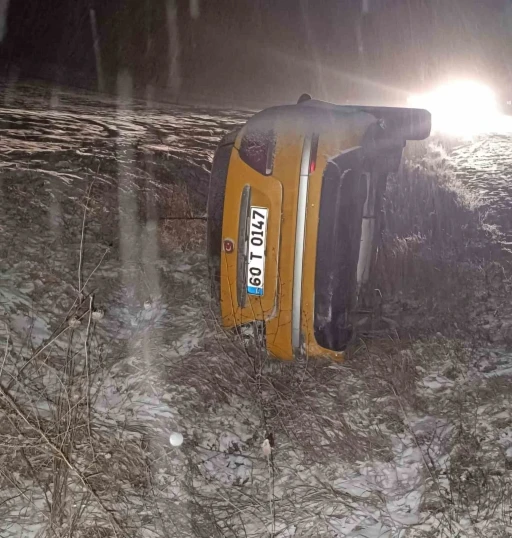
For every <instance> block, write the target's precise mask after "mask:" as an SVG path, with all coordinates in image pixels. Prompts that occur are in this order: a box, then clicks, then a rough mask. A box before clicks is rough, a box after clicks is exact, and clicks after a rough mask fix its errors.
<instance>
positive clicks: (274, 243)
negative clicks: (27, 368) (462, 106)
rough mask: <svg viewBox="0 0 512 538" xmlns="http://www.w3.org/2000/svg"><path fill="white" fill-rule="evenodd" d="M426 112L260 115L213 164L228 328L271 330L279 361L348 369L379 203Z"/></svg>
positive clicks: (312, 109) (213, 241)
mask: <svg viewBox="0 0 512 538" xmlns="http://www.w3.org/2000/svg"><path fill="white" fill-rule="evenodd" d="M430 125H431V117H430V113H429V112H427V111H426V110H421V109H408V108H390V107H367V106H340V105H335V104H330V103H326V102H322V101H317V100H313V99H306V100H304V99H302V98H301V99H300V100H299V103H297V104H295V105H284V106H277V107H272V108H269V109H266V110H263V111H262V112H259V113H257V114H255V115H254V116H253V117H251V118H250V119H249V120H248V121H247V123H246V124H245V125H244V126H243V127H242V128H241V129H240V130H239V131H237V132H233V133H230V134H228V135H227V136H226V137H224V139H223V140H222V141H221V142H220V144H219V147H218V149H217V151H216V153H215V157H214V160H213V166H212V171H211V176H210V191H209V199H208V231H207V238H208V239H207V242H208V262H209V269H210V276H211V280H212V286H213V287H212V289H213V293H214V296H215V297H216V298H217V300H218V301H219V302H220V310H221V318H222V324H223V326H224V327H226V328H236V327H241V326H244V325H247V324H254V323H258V324H260V325H261V326H263V327H264V337H265V338H264V341H265V342H266V347H267V350H268V351H269V352H270V353H271V354H272V355H274V356H275V357H278V358H281V359H293V358H298V357H330V358H333V359H340V358H342V357H343V353H344V351H345V350H346V348H347V345H348V344H349V342H350V341H351V338H352V333H353V331H352V325H351V314H352V312H353V310H354V309H355V307H356V304H357V297H358V292H359V290H360V288H361V286H362V285H363V284H364V283H365V282H366V281H367V279H368V276H369V274H370V272H371V270H372V265H373V260H374V258H375V252H376V246H377V232H378V228H379V226H378V222H377V221H378V217H379V214H380V201H381V198H382V194H383V192H384V189H385V186H386V179H387V176H388V174H389V173H390V172H393V171H396V170H397V169H398V166H399V164H400V159H401V156H402V150H403V148H404V146H405V143H406V141H407V140H422V139H425V138H427V137H428V136H429V134H430Z"/></svg>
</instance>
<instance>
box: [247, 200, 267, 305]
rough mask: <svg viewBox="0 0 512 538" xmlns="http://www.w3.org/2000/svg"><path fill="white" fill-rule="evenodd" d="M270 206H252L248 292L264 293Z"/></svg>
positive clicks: (250, 293) (250, 215)
mask: <svg viewBox="0 0 512 538" xmlns="http://www.w3.org/2000/svg"><path fill="white" fill-rule="evenodd" d="M267 220H268V208H266V207H251V212H250V214H249V237H248V240H249V248H248V250H247V293H248V294H249V295H259V296H261V295H263V290H264V283H265V247H266V240H267Z"/></svg>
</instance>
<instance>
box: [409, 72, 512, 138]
mask: <svg viewBox="0 0 512 538" xmlns="http://www.w3.org/2000/svg"><path fill="white" fill-rule="evenodd" d="M407 101H408V105H409V106H412V107H417V108H426V109H427V110H429V111H430V112H431V113H432V131H433V132H437V133H446V134H452V135H456V136H462V137H472V136H475V135H478V134H483V133H489V132H503V131H506V130H510V121H509V118H506V117H504V115H503V114H501V113H500V110H499V107H498V102H497V99H496V95H495V94H494V92H493V91H492V90H491V89H490V88H489V87H487V86H485V85H484V84H480V83H478V82H474V81H457V82H452V83H448V84H445V85H443V86H440V87H439V88H437V89H435V90H434V91H432V92H430V93H425V94H419V95H413V96H411V97H409V99H408V100H407Z"/></svg>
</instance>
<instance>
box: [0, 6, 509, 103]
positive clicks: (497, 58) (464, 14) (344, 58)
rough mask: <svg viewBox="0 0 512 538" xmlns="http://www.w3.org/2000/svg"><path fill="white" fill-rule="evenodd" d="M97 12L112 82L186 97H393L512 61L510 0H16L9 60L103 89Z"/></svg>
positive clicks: (495, 73)
mask: <svg viewBox="0 0 512 538" xmlns="http://www.w3.org/2000/svg"><path fill="white" fill-rule="evenodd" d="M0 1H2V0H0ZM91 9H92V10H94V13H95V15H96V19H97V26H98V32H99V41H98V43H99V50H100V51H101V64H100V65H101V72H102V74H103V79H104V84H105V88H106V89H108V90H110V91H113V90H114V89H115V87H116V77H117V74H118V73H119V72H120V71H121V70H128V71H129V72H130V73H131V74H132V76H133V79H134V82H135V85H136V87H137V89H138V91H140V92H142V93H143V92H144V91H146V90H147V88H148V86H151V87H154V88H156V90H157V92H162V95H165V96H166V97H168V98H171V99H178V98H179V99H180V100H183V101H186V100H187V99H200V100H202V101H205V102H222V101H225V102H230V101H232V102H238V103H242V102H247V103H262V104H267V103H271V102H276V101H282V100H290V99H295V98H296V96H297V95H298V94H299V93H302V92H303V91H309V92H312V93H314V94H315V95H317V96H319V97H322V98H330V99H334V100H337V101H340V100H343V99H354V96H355V98H357V99H358V100H361V99H363V98H367V99H370V100H372V101H374V102H375V101H385V100H386V99H390V98H391V94H393V96H394V94H395V93H396V91H395V90H396V89H404V90H409V89H417V87H421V86H423V85H425V84H429V83H431V82H434V81H435V80H436V79H437V78H439V77H441V76H443V75H445V74H455V75H459V74H462V75H466V74H469V75H478V76H484V77H493V78H496V79H499V80H500V82H501V81H502V79H504V78H506V76H509V74H508V70H509V66H508V63H510V62H509V60H508V58H509V57H512V56H511V54H512V47H511V45H510V42H511V40H512V0H485V2H484V1H482V0H450V1H442V0H108V1H107V0H11V2H10V6H9V10H8V17H7V22H6V27H7V35H6V36H5V38H4V40H3V43H2V45H1V47H0V55H1V58H2V60H1V61H2V65H3V67H4V68H5V69H6V70H7V71H9V70H11V71H12V70H13V69H15V66H17V67H18V68H20V69H21V73H22V74H25V75H31V76H44V77H46V78H53V79H56V80H60V81H63V82H67V83H71V84H81V85H89V86H91V87H97V84H98V82H97V79H98V72H97V67H96V61H95V54H94V46H93V32H92V29H91V17H90V10H91ZM507 14H508V15H507ZM365 80H371V81H372V83H371V84H366V83H365V84H363V81H365ZM387 87H392V88H393V91H392V92H390V90H387V89H386V88H387ZM388 94H389V95H388Z"/></svg>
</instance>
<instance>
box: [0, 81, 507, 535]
mask: <svg viewBox="0 0 512 538" xmlns="http://www.w3.org/2000/svg"><path fill="white" fill-rule="evenodd" d="M3 90H4V92H3V95H4V103H3V105H2V106H0V140H1V142H0V153H1V154H2V159H1V161H2V162H1V163H0V166H1V173H0V189H1V190H0V192H1V198H0V206H1V207H0V338H1V341H0V344H1V346H0V347H1V348H2V353H1V354H0V389H1V393H0V416H1V427H0V462H1V465H0V537H1V538H4V537H5V538H7V537H43V536H44V537H46V536H48V537H53V536H59V537H61V536H62V537H63V536H78V537H82V536H83V537H107V536H130V537H132V536H133V537H136V536H140V537H162V538H163V537H174V536H176V537H187V536H194V537H214V536H219V537H221V536H228V537H245V536H247V537H264V536H269V537H270V536H273V537H276V538H277V537H279V538H285V537H290V538H291V537H312V536H326V537H333V538H334V537H336V538H341V537H351V538H356V537H359V538H377V537H380V538H404V537H410V538H413V537H414V538H426V537H433V536H435V537H438V536H439V537H452V536H457V537H461V538H462V537H473V536H474V537H481V536H486V537H487V536H492V537H506V536H511V535H512V522H511V517H512V509H511V505H510V498H511V494H512V491H511V490H512V488H511V473H512V415H511V412H512V411H511V410H512V407H511V395H510V390H509V386H510V376H511V375H512V352H511V353H509V352H508V351H507V348H506V346H505V344H506V340H507V334H508V333H507V330H508V329H507V327H508V325H506V323H508V322H507V319H508V318H507V316H504V315H502V314H503V312H501V311H498V310H499V309H500V305H502V304H503V305H505V303H508V297H507V296H506V295H505V296H504V293H505V292H506V291H507V290H508V278H509V277H508V274H507V272H506V270H505V269H503V271H502V272H501V273H500V271H499V270H496V274H494V273H491V272H490V271H489V270H488V266H487V265H486V264H487V261H488V262H489V263H491V264H493V267H494V266H495V265H496V264H497V265H499V267H502V268H503V267H508V266H506V265H505V264H506V261H507V260H506V252H505V253H504V254H503V256H504V257H503V258H502V257H499V258H496V259H491V260H487V261H486V264H483V262H482V264H483V265H481V266H480V267H481V269H480V273H481V274H480V273H479V274H480V276H478V277H475V278H473V276H474V275H475V268H474V265H473V258H471V259H469V258H468V260H459V262H460V263H462V264H464V263H465V264H466V266H467V267H468V269H467V273H466V272H464V271H462V270H461V273H460V275H459V276H460V278H462V276H464V278H467V279H469V278H471V279H473V280H472V282H473V281H475V282H476V284H475V285H474V286H475V289H476V290H477V291H478V293H481V294H482V295H481V296H478V297H475V298H474V299H473V300H472V299H471V297H470V298H468V297H467V296H466V295H468V294H466V295H464V297H465V301H466V302H465V303H464V305H465V306H464V308H467V309H468V312H467V314H468V319H470V320H472V321H468V324H469V325H470V326H471V327H473V326H474V327H475V332H476V333H478V330H481V326H482V325H484V324H486V323H487V324H488V325H489V326H491V325H492V326H493V327H495V325H496V320H498V321H499V322H500V325H499V328H497V329H496V330H495V331H494V332H492V334H493V335H496V334H498V332H500V331H501V332H500V334H501V335H502V338H501V339H500V338H498V337H497V336H495V338H494V339H492V338H488V339H487V340H488V341H487V342H485V341H484V339H483V338H478V339H477V338H475V339H474V341H470V340H469V339H468V338H465V337H464V335H465V334H466V333H465V332H464V331H463V330H462V328H461V330H460V331H459V333H460V334H459V333H457V332H456V331H455V332H454V331H448V330H447V331H438V330H437V329H436V332H437V333H438V334H436V332H434V333H433V334H432V333H431V332H428V331H426V332H425V334H424V335H423V337H422V338H414V339H412V338H405V337H404V335H403V334H402V333H401V331H400V328H401V326H402V325H401V324H402V320H404V321H403V326H404V327H408V326H410V325H411V324H413V323H415V324H416V325H418V324H421V320H422V319H423V317H422V316H423V315H424V312H429V311H430V312H432V311H435V312H442V313H444V314H443V315H446V312H448V310H449V308H452V302H450V301H447V303H446V304H447V305H448V306H447V307H446V308H444V307H443V308H444V310H443V308H441V306H439V305H437V303H436V304H422V303H421V296H420V298H418V295H414V292H415V290H416V291H417V288H415V287H414V286H411V287H407V286H406V285H404V286H402V288H403V289H402V291H401V293H402V295H401V296H400V299H399V300H397V301H398V303H399V304H400V305H401V308H402V309H404V308H405V307H404V305H408V309H407V312H406V313H404V312H405V310H402V311H399V310H397V307H396V306H397V304H398V303H397V304H395V303H393V301H392V300H391V298H389V297H388V298H386V297H385V301H387V302H388V303H389V304H390V305H391V306H390V307H389V312H387V311H386V309H385V308H384V310H385V313H386V315H388V316H390V319H389V320H388V323H387V325H386V331H384V332H383V331H378V332H376V334H377V336H376V337H375V335H374V338H371V339H370V338H368V339H364V340H362V341H361V342H360V344H359V345H358V346H357V348H356V349H355V350H354V353H353V356H351V357H350V358H349V359H348V360H347V361H346V362H345V363H343V364H333V363H314V364H308V365H307V367H304V366H303V365H301V366H297V365H290V364H283V363H280V362H277V361H273V360H269V359H268V358H267V357H265V356H264V355H263V354H262V353H261V352H260V351H259V349H258V347H257V346H254V345H253V344H251V343H250V344H249V345H247V344H246V341H244V340H242V338H241V337H239V336H235V335H226V334H224V333H223V332H222V331H221V330H220V329H219V328H218V326H217V322H216V318H215V313H214V311H213V309H212V305H211V304H210V301H209V297H208V282H207V275H206V267H205V265H206V264H205V255H204V239H203V233H204V227H203V224H204V223H203V221H201V220H183V219H184V218H187V219H190V218H191V217H192V218H195V217H197V216H199V217H200V216H202V214H203V212H204V201H205V193H206V191H205V186H206V181H207V174H208V169H209V166H210V162H211V158H212V155H213V150H214V148H215V144H216V142H217V141H218V139H219V138H220V137H221V136H222V134H223V133H224V132H226V131H227V130H229V129H231V128H232V127H233V126H234V125H237V124H239V123H241V122H243V121H244V118H245V117H246V114H245V113H240V112H235V111H228V110H217V111H212V110H201V109H190V108H185V107H171V106H168V105H157V104H151V103H142V102H131V101H130V99H129V95H128V94H125V95H124V96H123V98H122V99H120V100H115V99H111V98H108V97H101V98H99V97H97V96H94V95H93V94H85V93H80V94H79V93H74V92H72V91H68V90H63V89H59V88H51V87H44V86H41V85H37V86H36V85H29V84H26V85H18V86H17V87H15V88H13V87H10V88H3ZM506 145H507V141H506V140H504V139H503V140H502V139H498V138H497V137H488V138H487V139H483V140H481V141H479V142H468V143H466V144H465V145H464V147H461V148H459V149H458V150H456V151H455V152H454V153H452V154H451V155H450V156H447V155H444V154H443V153H442V151H441V150H440V149H439V147H438V146H435V145H433V146H432V145H431V146H425V148H424V150H422V151H423V153H421V152H420V153H421V154H420V153H418V155H416V156H414V155H412V156H411V157H410V162H409V163H408V164H407V167H406V168H405V169H404V171H402V174H407V173H409V172H408V170H409V171H410V170H413V169H415V168H414V167H416V169H419V170H420V172H421V173H422V174H423V175H425V174H427V173H428V174H430V176H429V177H431V178H432V177H433V178H434V179H435V178H438V176H439V178H438V179H439V181H440V182H441V183H443V182H444V183H443V186H442V189H445V190H446V192H449V193H451V192H452V191H451V190H450V189H451V187H450V184H449V183H450V182H452V183H453V185H452V186H455V187H456V188H457V189H459V191H460V189H461V186H460V184H461V181H459V180H460V179H461V178H460V176H459V175H457V174H458V173H459V172H461V171H463V172H464V173H465V176H464V178H463V179H465V180H466V181H465V182H462V183H464V185H465V187H467V188H468V189H469V190H468V191H467V193H466V194H468V196H469V198H471V196H474V194H475V193H474V191H475V189H476V186H475V184H474V181H476V180H474V177H475V176H476V175H477V174H481V175H480V178H481V181H480V183H479V184H478V188H480V187H481V189H487V191H489V192H491V191H492V189H491V188H490V187H489V185H488V182H487V178H488V176H487V175H486V174H487V173H490V172H489V166H491V167H493V166H494V167H495V168H493V170H494V173H495V175H494V176H493V177H498V176H499V179H500V182H499V183H500V185H501V187H500V188H502V189H505V191H506V189H507V188H508V186H507V177H508V176H507V174H508V173H509V172H508V170H510V171H511V172H512V163H510V164H511V166H510V168H507V166H508V164H507V159H508V160H510V156H508V157H506V156H504V155H502V153H503V152H504V148H505V147H506ZM478 148H480V149H478ZM484 148H487V150H484ZM479 151H482V152H483V161H482V163H480V162H479V161H478V159H477V160H475V159H476V157H475V155H477V154H478V152H479ZM472 159H473V160H472ZM443 160H444V161H443ZM441 161H443V162H441ZM493 161H495V162H494V164H493ZM485 162H487V164H485ZM429 167H430V168H429ZM446 170H448V171H446ZM411 174H412V172H411ZM441 176H442V177H441ZM404 177H405V176H404ZM407 177H408V178H409V176H407ZM410 177H413V176H412V175H411V176H410ZM409 179H410V178H409ZM409 179H408V180H407V181H409ZM401 181H402V183H400V182H401ZM404 181H406V180H405V179H403V178H402V179H400V178H398V179H397V180H396V182H394V183H393V182H392V183H391V185H390V191H389V196H388V198H389V199H388V201H387V204H388V206H387V207H388V211H389V210H390V208H393V207H395V208H397V207H399V205H400V199H399V196H398V194H397V185H401V184H402V185H403V184H404V183H403V182H404ZM432 181H434V180H432ZM436 181H437V179H436ZM472 181H473V183H471V182H472ZM495 183H498V182H497V181H496V182H495ZM418 184H419V183H418ZM409 185H411V186H412V187H414V185H416V183H414V181H413V180H411V181H410V182H409ZM412 187H411V188H412ZM455 187H454V188H455ZM414 188H418V189H419V188H420V187H414ZM496 188H497V187H496ZM471 189H473V191H472V190H471ZM505 191H503V192H505ZM429 192H431V191H429ZM436 192H437V191H436ZM444 192H445V191H444V190H443V193H444ZM492 192H494V191H492ZM506 192H508V191H506ZM412 195H414V192H412V194H411V193H409V196H412ZM436 196H437V197H435V196H434V197H433V199H435V200H444V198H443V197H441V196H438V195H436ZM447 196H448V197H449V196H452V195H451V194H448V195H447ZM450 200H451V198H450ZM500 200H501V201H504V203H505V198H500ZM423 202H424V201H422V203H423ZM479 203H480V202H479ZM493 203H494V202H493ZM393 204H395V206H393ZM475 204H476V202H475ZM411 205H413V204H411ZM462 206H464V204H462ZM462 206H461V207H462ZM450 207H451V206H450ZM457 207H458V206H457ZM480 207H481V206H480ZM504 208H506V204H505V206H504ZM439 211H440V212H441V209H439ZM461 211H464V212H469V213H468V214H471V216H470V217H468V220H467V222H465V223H464V226H466V228H468V227H471V226H473V225H474V226H475V229H477V228H478V230H480V228H481V229H482V237H483V238H484V239H488V240H489V241H491V238H492V237H494V238H498V239H497V240H496V242H497V244H498V247H497V248H499V249H503V245H502V244H501V243H500V241H501V240H502V238H500V236H499V235H497V234H496V233H494V235H493V234H489V226H490V225H491V224H492V225H495V224H496V222H497V221H496V222H494V221H492V218H494V217H493V216H492V215H491V216H489V217H488V218H489V219H491V220H485V219H483V218H482V216H481V215H482V214H481V213H479V212H478V211H476V212H474V213H471V211H470V209H469V205H468V204H467V205H466V206H464V207H463V209H461ZM500 211H501V209H500ZM503 212H504V213H506V211H505V210H503ZM396 213H397V214H398V210H397V211H396ZM461 214H462V213H461ZM464 214H466V213H464ZM471 219H473V220H475V222H476V224H473V220H471ZM403 222H407V225H409V223H408V221H407V219H406V218H405V217H404V219H403ZM420 224H421V223H420ZM498 224H499V225H500V226H501V225H502V226H504V227H505V228H506V220H500V221H499V223H498ZM486 226H487V228H486ZM390 227H391V229H393V230H394V232H396V234H398V230H399V229H400V222H398V220H397V219H395V221H393V222H390ZM505 228H504V233H505V232H506V231H507V230H506V229H505ZM423 231H424V230H423V229H419V230H418V234H417V235H416V236H415V237H416V241H419V242H420V243H421V242H422V241H423V242H425V237H423V236H422V235H421V234H422V233H423ZM450 233H451V232H450ZM453 233H455V232H453ZM475 233H476V232H475ZM411 234H412V232H411ZM411 234H409V235H408V236H404V237H399V235H397V237H398V239H397V238H396V237H395V239H394V240H397V241H398V240H400V241H402V243H401V244H402V245H408V246H406V247H404V251H408V250H407V249H410V248H411V247H410V244H411V243H412V240H411V237H412V236H411ZM448 235H449V234H448ZM418 237H420V239H418ZM479 237H480V236H479ZM427 239H428V238H427ZM478 240H480V239H478ZM468 241H469V240H468ZM470 243H471V242H470ZM432 244H437V243H435V241H434V240H433V239H432ZM390 245H391V243H390ZM471 245H473V243H471ZM448 246H449V245H448ZM505 247H506V245H505ZM468 248H469V247H468ZM389 249H390V251H392V252H394V253H396V252H397V250H396V244H395V243H393V244H392V245H391V246H389ZM392 249H394V250H392ZM504 250H505V249H504ZM418 252H419V251H418ZM472 252H473V251H472ZM493 252H494V251H493ZM420 254H421V253H419V254H417V256H418V259H419V258H420V257H421V256H420ZM500 256H501V255H500ZM393 259H395V258H393ZM427 261H428V260H427ZM386 263H388V265H386V268H387V269H388V272H389V273H390V274H394V273H393V270H392V269H393V267H395V266H394V265H393V264H392V263H391V262H390V261H389V260H388V262H386ZM418 263H419V264H420V265H421V264H423V265H424V264H425V263H426V262H425V260H423V259H421V260H420V261H419V262H418ZM436 263H437V261H436ZM444 267H445V266H444V265H438V266H436V270H437V272H441V274H440V275H439V280H443V278H444V276H445V275H444V273H443V270H444ZM450 267H451V266H450ZM390 268H391V269H390ZM450 270H451V269H450ZM477 273H478V271H477ZM386 274H388V273H386ZM411 275H413V276H414V278H415V279H417V278H418V274H416V273H414V274H413V273H411V272H406V271H405V272H404V275H403V278H404V279H406V280H407V279H408V278H412V276H411ZM468 275H469V276H468ZM482 275H484V276H482ZM490 275H491V276H492V278H491V276H490ZM420 276H421V275H420ZM450 278H453V275H452V274H451V273H450ZM489 278H491V280H490V281H489V282H488V285H487V287H485V288H484V289H483V290H482V289H481V286H480V283H481V281H482V279H483V281H485V282H487V281H488V280H489ZM479 279H480V280H479ZM464 282H466V281H465V280H464ZM388 288H389V290H392V289H393V287H392V286H391V285H389V286H388ZM383 289H384V287H383ZM468 289H469V290H471V291H472V290H473V288H471V287H470V286H469V287H468ZM411 290H412V291H411ZM434 291H436V290H434ZM434 291H433V293H434ZM436 293H437V294H438V295H441V292H440V291H439V290H437V291H436ZM458 293H461V294H462V291H460V290H457V289H453V294H454V295H457V294H458ZM384 295H385V294H384ZM415 301H416V302H417V304H416V303H415ZM500 301H501V302H500ZM482 305H483V306H482ZM384 306H386V305H384ZM478 308H483V309H484V310H483V311H482V312H481V313H479V312H478ZM492 308H494V310H492ZM436 309H437V310H436ZM411 311H412V312H413V313H412V314H411ZM415 311H416V314H414V312H415ZM475 312H476V314H475ZM406 314H407V315H406ZM407 316H408V317H407ZM406 318H407V319H406ZM457 319H458V318H457ZM464 319H466V318H464ZM459 322H460V320H459ZM455 323H456V322H455ZM408 324H409V325H408ZM471 324H473V325H471ZM493 324H494V325H493ZM447 325H448V323H447ZM469 325H468V326H469ZM489 330H490V329H489ZM510 330H511V331H512V323H510ZM419 332H421V331H419ZM478 334H480V333H478ZM489 340H491V342H489ZM172 433H180V434H182V435H183V438H184V442H183V444H182V445H180V446H172V445H171V443H170V442H169V437H170V435H171V434H172ZM269 435H270V437H271V438H272V441H273V447H271V451H270V453H269V450H268V449H267V448H266V447H265V448H264V441H265V438H266V437H267V436H269Z"/></svg>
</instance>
